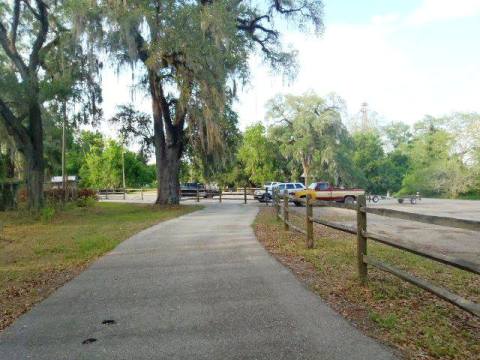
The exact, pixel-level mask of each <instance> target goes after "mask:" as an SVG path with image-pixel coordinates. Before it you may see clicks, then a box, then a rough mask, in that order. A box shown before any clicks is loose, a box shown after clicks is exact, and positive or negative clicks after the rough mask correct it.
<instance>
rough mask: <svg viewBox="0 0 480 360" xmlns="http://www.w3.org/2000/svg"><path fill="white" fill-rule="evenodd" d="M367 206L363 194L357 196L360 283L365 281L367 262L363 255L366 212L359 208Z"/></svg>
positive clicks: (365, 242) (365, 241)
mask: <svg viewBox="0 0 480 360" xmlns="http://www.w3.org/2000/svg"><path fill="white" fill-rule="evenodd" d="M366 206H367V201H366V198H365V195H360V196H358V198H357V263H358V277H359V279H360V282H361V283H362V284H365V282H366V281H367V269H368V268H367V264H366V263H365V261H364V259H363V257H364V256H366V255H367V238H366V237H365V233H366V232H367V213H366V211H361V208H365V207H366Z"/></svg>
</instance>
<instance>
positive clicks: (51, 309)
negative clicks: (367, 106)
mask: <svg viewBox="0 0 480 360" xmlns="http://www.w3.org/2000/svg"><path fill="white" fill-rule="evenodd" d="M257 210H258V207H257V206H256V205H253V204H249V205H241V204H231V203H230V204H226V203H224V204H218V203H210V204H208V205H207V206H206V208H205V209H204V210H202V211H198V212H195V213H192V214H189V215H186V216H183V217H180V218H177V219H174V220H170V221H167V222H164V223H161V224H159V225H156V226H154V227H151V228H149V229H147V230H145V231H143V232H141V233H139V234H137V235H135V236H133V237H132V238H130V239H129V240H127V241H125V242H123V243H122V244H121V245H120V246H118V247H117V248H116V249H115V250H114V251H112V252H111V253H109V254H108V255H106V256H104V257H103V258H101V259H100V260H98V261H97V262H96V263H94V264H93V265H92V266H91V267H90V268H88V269H87V270H86V271H85V272H83V273H82V274H81V275H79V276H78V277H77V278H75V279H74V280H72V281H71V282H69V283H67V284H66V285H65V286H63V287H62V288H60V289H58V290H57V291H56V292H55V293H54V294H53V295H52V296H50V297H49V298H48V299H46V300H45V301H43V302H42V303H40V304H38V305H37V306H35V307H34V308H33V309H32V310H31V311H30V312H28V313H27V314H25V315H24V316H22V317H21V318H19V319H18V320H17V321H16V322H15V323H14V324H13V325H12V326H11V327H10V328H8V329H7V330H5V331H4V332H3V333H0V359H5V360H14V359H48V360H54V359H55V360H56V359H222V360H226V359H275V360H278V359H349V360H353V359H371V360H374V359H394V358H395V356H394V355H393V353H392V351H391V350H390V349H388V348H386V347H384V346H383V345H381V344H379V343H377V342H376V341H374V340H372V339H371V338H368V337H367V336H365V335H363V334H362V333H361V332H360V331H358V330H357V329H355V328H354V327H353V326H351V325H350V324H349V323H348V322H347V321H345V320H344V319H343V318H342V317H341V316H339V315H338V314H336V313H335V312H334V311H333V310H331V309H330V308H329V307H328V306H327V305H326V304H325V303H324V302H323V301H322V300H321V299H320V298H319V297H318V296H316V295H315V294H313V293H311V292H310V291H309V290H308V289H307V288H305V287H304V286H303V285H302V284H301V283H300V282H299V281H298V280H297V279H296V278H295V277H294V276H293V275H292V273H291V272H290V271H289V270H288V269H286V268H285V267H283V266H282V265H281V264H279V263H278V262H277V261H276V260H275V259H274V258H273V257H271V256H270V255H269V254H268V253H267V252H266V251H265V250H264V249H263V247H262V246H261V245H260V244H259V243H258V242H257V240H256V239H255V236H254V233H253V230H252V228H251V226H250V225H251V223H252V222H253V220H254V218H255V215H256V213H257ZM103 320H114V321H115V324H110V325H107V324H102V321H103ZM89 338H94V339H96V341H95V342H92V343H89V344H82V342H83V341H84V340H86V339H89Z"/></svg>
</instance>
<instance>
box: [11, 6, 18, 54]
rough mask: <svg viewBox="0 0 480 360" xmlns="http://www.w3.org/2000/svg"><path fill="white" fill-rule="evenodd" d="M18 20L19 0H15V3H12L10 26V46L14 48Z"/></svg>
mask: <svg viewBox="0 0 480 360" xmlns="http://www.w3.org/2000/svg"><path fill="white" fill-rule="evenodd" d="M19 22H20V0H15V3H14V5H13V18H12V28H11V35H10V42H11V46H12V47H13V48H14V49H16V43H17V30H18V24H19Z"/></svg>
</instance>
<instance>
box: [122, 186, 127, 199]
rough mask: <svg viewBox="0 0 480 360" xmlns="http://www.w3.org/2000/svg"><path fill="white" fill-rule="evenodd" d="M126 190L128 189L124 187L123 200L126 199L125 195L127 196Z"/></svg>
mask: <svg viewBox="0 0 480 360" xmlns="http://www.w3.org/2000/svg"><path fill="white" fill-rule="evenodd" d="M126 191H127V190H126V189H125V188H123V200H125V197H126Z"/></svg>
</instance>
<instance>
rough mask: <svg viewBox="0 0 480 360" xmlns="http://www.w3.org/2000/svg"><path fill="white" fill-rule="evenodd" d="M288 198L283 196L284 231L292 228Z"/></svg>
mask: <svg viewBox="0 0 480 360" xmlns="http://www.w3.org/2000/svg"><path fill="white" fill-rule="evenodd" d="M287 222H288V196H287V195H283V229H284V230H285V231H288V230H289V229H290V227H289V226H288V223H287Z"/></svg>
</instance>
